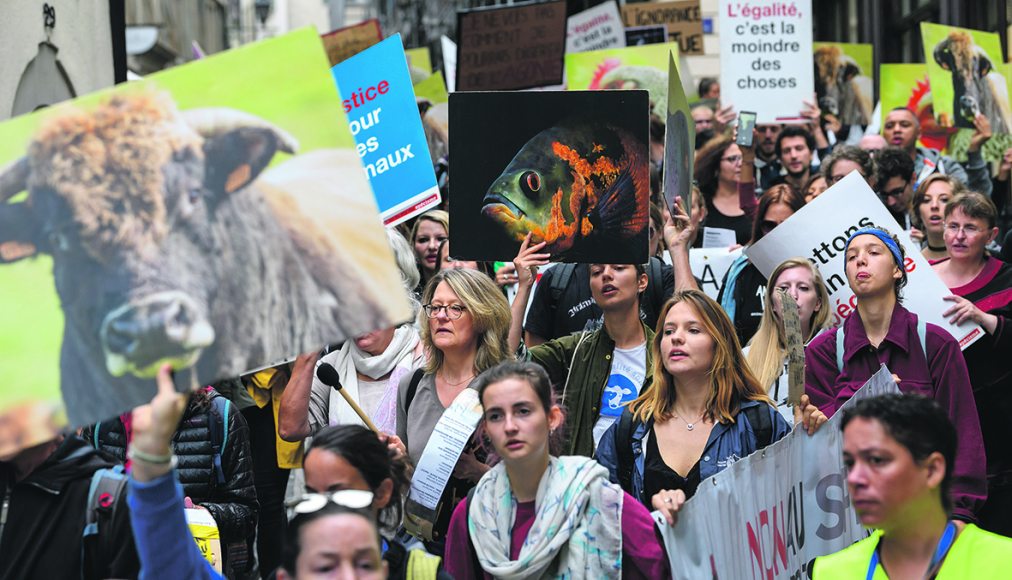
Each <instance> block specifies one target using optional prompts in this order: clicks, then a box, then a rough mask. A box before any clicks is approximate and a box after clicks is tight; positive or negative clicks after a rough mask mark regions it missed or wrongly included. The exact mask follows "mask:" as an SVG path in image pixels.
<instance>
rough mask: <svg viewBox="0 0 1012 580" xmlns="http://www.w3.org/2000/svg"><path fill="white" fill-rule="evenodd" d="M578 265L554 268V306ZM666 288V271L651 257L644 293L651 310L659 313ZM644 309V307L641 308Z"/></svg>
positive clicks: (644, 300)
mask: <svg viewBox="0 0 1012 580" xmlns="http://www.w3.org/2000/svg"><path fill="white" fill-rule="evenodd" d="M577 265H578V264H573V263H565V264H556V265H555V266H553V267H552V270H551V271H552V280H551V284H549V286H548V289H549V291H550V292H551V297H552V304H553V306H557V305H558V304H559V300H561V299H562V293H563V292H564V291H565V290H566V287H567V286H569V283H570V281H572V279H573V274H574V273H576V267H577ZM663 288H664V269H663V266H662V262H661V260H660V259H659V258H657V257H655V256H651V257H650V260H649V261H648V262H647V289H646V290H645V291H644V292H643V302H645V303H647V304H650V305H651V310H653V311H654V312H657V311H658V310H659V309H660V306H661V305H662V304H663V303H664V297H663V296H662V292H663ZM641 309H642V307H641Z"/></svg>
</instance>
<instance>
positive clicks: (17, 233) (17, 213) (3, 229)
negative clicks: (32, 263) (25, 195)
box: [0, 203, 39, 264]
mask: <svg viewBox="0 0 1012 580" xmlns="http://www.w3.org/2000/svg"><path fill="white" fill-rule="evenodd" d="M37 225H38V222H37V221H36V219H35V216H34V214H32V213H31V212H30V211H28V206H27V204H25V203H7V204H2V205H0V264H10V263H12V262H17V261H18V260H23V259H25V258H30V257H32V256H35V255H36V254H38V253H39V250H38V248H37V247H36V245H35V242H34V234H35V233H36V232H37V231H38V229H37Z"/></svg>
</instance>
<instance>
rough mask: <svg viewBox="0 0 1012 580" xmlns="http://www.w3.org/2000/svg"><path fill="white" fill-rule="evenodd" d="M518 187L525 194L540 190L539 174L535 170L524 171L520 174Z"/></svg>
mask: <svg viewBox="0 0 1012 580" xmlns="http://www.w3.org/2000/svg"><path fill="white" fill-rule="evenodd" d="M520 189H522V190H523V192H524V194H525V195H527V196H533V195H534V194H535V193H537V192H538V191H540V190H541V176H540V175H539V174H538V172H537V171H524V172H523V173H521V174H520Z"/></svg>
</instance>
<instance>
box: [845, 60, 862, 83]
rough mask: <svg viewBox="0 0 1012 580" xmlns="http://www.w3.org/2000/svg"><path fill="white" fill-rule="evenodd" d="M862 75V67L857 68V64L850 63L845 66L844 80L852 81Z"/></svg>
mask: <svg viewBox="0 0 1012 580" xmlns="http://www.w3.org/2000/svg"><path fill="white" fill-rule="evenodd" d="M860 74H861V67H859V66H857V64H856V63H853V62H848V63H847V64H845V65H844V66H843V80H844V81H848V82H849V81H851V80H853V78H854V77H856V76H858V75H860Z"/></svg>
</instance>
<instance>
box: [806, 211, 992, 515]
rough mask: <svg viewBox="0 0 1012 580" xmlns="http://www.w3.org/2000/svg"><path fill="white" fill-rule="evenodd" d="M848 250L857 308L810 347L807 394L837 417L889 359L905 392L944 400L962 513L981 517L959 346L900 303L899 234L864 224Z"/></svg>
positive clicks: (976, 431)
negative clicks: (953, 434)
mask: <svg viewBox="0 0 1012 580" xmlns="http://www.w3.org/2000/svg"><path fill="white" fill-rule="evenodd" d="M844 251H845V253H844V255H845V257H846V258H845V259H846V274H847V282H848V283H849V284H850V289H851V291H852V292H854V296H855V297H856V298H857V308H856V309H855V310H854V313H853V314H852V315H851V316H850V317H848V318H847V319H846V320H844V322H843V325H842V326H841V327H840V328H837V329H836V330H835V331H832V332H825V333H823V334H821V335H820V336H818V337H817V338H816V339H815V340H813V341H812V343H811V344H810V345H809V346H808V348H806V349H805V367H806V368H805V392H806V393H807V394H808V396H809V397H811V400H812V403H813V404H815V405H816V406H818V407H819V409H821V410H822V412H824V413H825V414H826V415H832V414H833V413H834V412H836V410H837V409H839V408H840V407H841V406H842V405H843V404H844V403H845V402H846V401H847V400H848V399H850V398H851V396H853V394H854V393H855V392H856V391H857V390H858V389H860V388H861V386H862V385H863V384H864V383H865V382H866V381H867V380H868V379H870V378H871V376H872V375H873V374H875V372H877V371H878V369H879V367H880V366H881V365H882V364H885V365H886V366H887V367H888V368H889V370H890V371H891V372H892V373H893V376H894V377H895V378H896V381H897V384H898V386H899V388H900V390H901V391H903V392H904V393H917V394H920V395H924V396H926V397H930V398H933V399H934V400H935V401H937V402H938V404H939V405H941V406H942V408H943V409H945V410H946V412H947V413H948V415H949V418H950V419H951V420H952V422H953V424H954V425H955V426H956V430H957V432H958V433H959V444H958V448H957V453H956V458H957V459H956V464H955V468H954V470H953V485H952V494H953V499H954V500H955V501H954V503H955V508H954V510H953V513H954V517H956V518H958V519H961V520H965V521H975V520H976V516H975V514H976V511H977V509H978V508H979V507H980V506H981V505H982V504H983V502H984V499H985V498H986V497H987V487H986V479H985V470H984V466H985V461H984V444H983V441H982V438H981V433H980V422H979V421H978V419H977V408H976V405H975V404H974V399H973V390H972V389H971V387H970V377H969V375H968V374H967V370H966V362H965V361H964V360H963V354H962V353H961V352H960V350H959V344H958V343H957V342H956V340H955V339H954V338H952V336H951V335H950V334H949V333H948V332H946V331H945V330H943V329H941V328H939V327H937V326H935V325H933V324H925V323H923V322H919V321H918V319H917V316H916V315H915V314H913V313H911V312H910V311H909V310H907V309H906V308H903V306H901V305H900V289H901V288H902V287H903V286H904V285H906V282H907V273H906V270H904V268H903V264H904V263H905V261H904V260H905V257H906V255H905V253H904V250H903V246H902V245H901V244H900V243H899V241H898V240H897V239H896V237H895V236H893V235H892V234H890V233H889V232H887V231H885V230H882V229H878V228H864V229H861V230H858V231H856V232H854V234H853V235H852V236H851V237H850V239H849V240H847V245H846V248H845V250H844ZM841 333H842V334H841Z"/></svg>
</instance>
